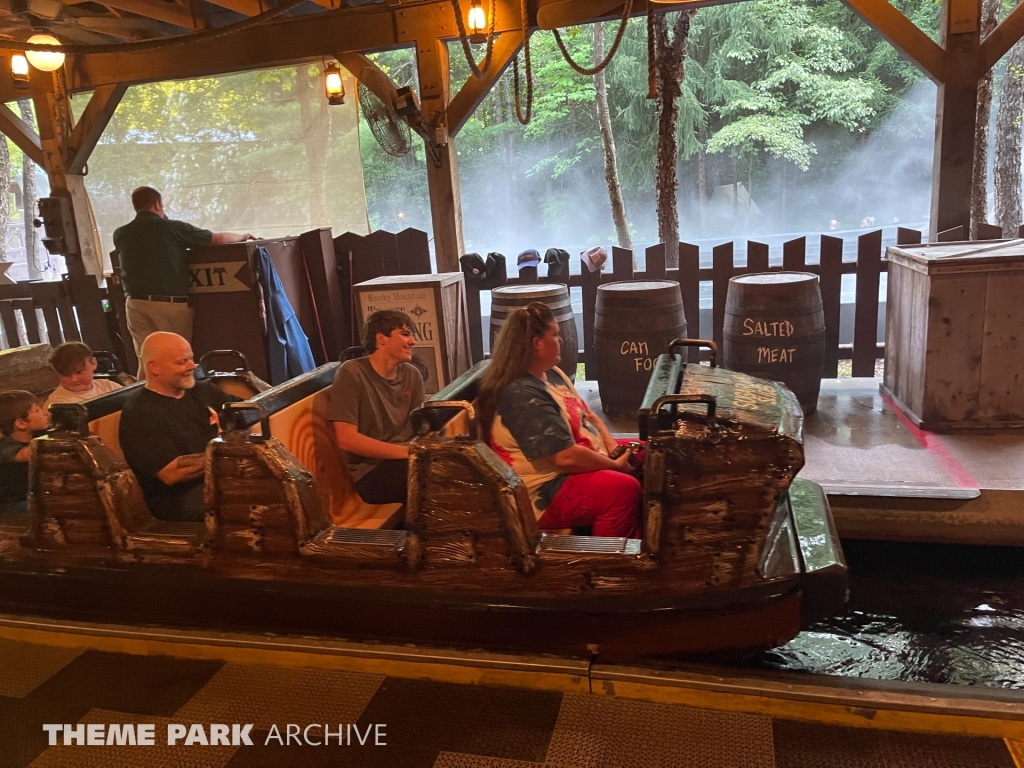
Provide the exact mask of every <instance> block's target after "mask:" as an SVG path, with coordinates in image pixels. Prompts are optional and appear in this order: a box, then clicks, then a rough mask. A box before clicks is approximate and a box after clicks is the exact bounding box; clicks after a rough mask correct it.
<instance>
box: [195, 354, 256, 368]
mask: <svg viewBox="0 0 1024 768" xmlns="http://www.w3.org/2000/svg"><path fill="white" fill-rule="evenodd" d="M211 357H234V358H238V359H239V360H241V361H242V367H241V368H235V370H234V371H221V370H219V369H216V370H211V369H210V368H209V367H208V366H207V365H206V361H207V360H209V359H210V358H211ZM199 366H200V367H201V368H202V369H203V370H204V371H206V372H207V373H211V372H215V373H234V372H235V371H245V372H246V373H248V372H249V361H248V360H247V359H246V357H245V355H243V354H242V353H241V352H239V351H238V350H237V349H211V350H210V351H209V352H206V353H204V354H203V356H202V357H200V358H199Z"/></svg>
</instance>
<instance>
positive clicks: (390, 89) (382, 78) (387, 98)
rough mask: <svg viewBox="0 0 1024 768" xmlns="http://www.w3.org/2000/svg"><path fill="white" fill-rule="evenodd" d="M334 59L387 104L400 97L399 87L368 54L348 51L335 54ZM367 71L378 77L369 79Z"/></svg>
mask: <svg viewBox="0 0 1024 768" xmlns="http://www.w3.org/2000/svg"><path fill="white" fill-rule="evenodd" d="M334 58H336V59H337V60H338V63H339V64H341V66H343V67H344V68H345V69H347V70H348V71H349V72H350V73H351V74H352V77H354V78H355V79H356V80H357V81H359V82H360V83H362V84H363V85H365V86H366V87H367V88H369V89H370V92H371V93H372V94H373V95H374V96H376V97H377V98H378V99H380V100H381V101H383V102H384V103H385V104H392V103H394V101H395V98H396V97H397V96H398V86H396V85H395V84H394V82H392V80H391V78H390V77H388V76H387V73H385V72H384V70H383V69H381V68H380V67H378V66H377V65H376V64H374V63H373V62H372V61H370V60H369V59H368V58H367V57H366V54H363V53H357V52H355V51H347V52H345V53H336V54H334ZM365 70H370V71H371V72H373V73H374V74H375V75H376V77H369V78H367V77H366V76H365V75H364V71H365Z"/></svg>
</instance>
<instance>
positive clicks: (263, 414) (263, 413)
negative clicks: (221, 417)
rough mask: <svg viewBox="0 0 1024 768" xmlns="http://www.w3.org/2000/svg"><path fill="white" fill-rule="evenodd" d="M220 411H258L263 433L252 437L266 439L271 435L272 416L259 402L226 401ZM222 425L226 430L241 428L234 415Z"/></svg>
mask: <svg viewBox="0 0 1024 768" xmlns="http://www.w3.org/2000/svg"><path fill="white" fill-rule="evenodd" d="M220 411H221V413H222V414H227V413H230V412H232V411H256V413H258V414H259V417H260V431H261V433H260V434H259V435H252V437H254V438H256V439H258V440H266V439H267V438H269V437H270V417H269V416H267V409H266V408H264V407H263V406H262V405H260V404H259V403H249V402H241V403H224V404H223V405H222V406H221V407H220ZM221 426H222V427H223V428H224V431H225V432H235V431H237V430H239V429H240V428H239V427H238V426H237V425H236V423H235V419H234V417H233V416H232V418H230V419H228V420H227V424H222V425H221Z"/></svg>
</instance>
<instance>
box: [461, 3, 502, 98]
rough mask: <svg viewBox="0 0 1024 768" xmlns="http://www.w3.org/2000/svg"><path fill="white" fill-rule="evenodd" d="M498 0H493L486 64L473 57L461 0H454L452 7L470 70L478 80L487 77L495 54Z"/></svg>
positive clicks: (485, 56)
mask: <svg viewBox="0 0 1024 768" xmlns="http://www.w3.org/2000/svg"><path fill="white" fill-rule="evenodd" d="M495 2H496V0H491V28H490V29H488V30H487V53H486V54H485V55H484V64H483V66H482V67H481V66H479V65H478V64H477V63H476V59H475V58H473V51H472V50H470V47H469V36H468V35H467V34H466V25H465V23H464V22H463V21H462V8H460V7H459V0H452V8H453V9H454V11H455V24H456V26H457V27H458V28H459V40H460V41H461V42H462V52H463V53H465V54H466V62H467V63H468V64H469V71H470V72H472V73H473V77H475V78H476V79H477V80H483V79H485V78H486V77H487V71H488V70H489V69H490V68H491V56H492V55H493V54H494V19H495V16H496V15H497V14H496V13H495V12H494V11H495V7H494V6H495Z"/></svg>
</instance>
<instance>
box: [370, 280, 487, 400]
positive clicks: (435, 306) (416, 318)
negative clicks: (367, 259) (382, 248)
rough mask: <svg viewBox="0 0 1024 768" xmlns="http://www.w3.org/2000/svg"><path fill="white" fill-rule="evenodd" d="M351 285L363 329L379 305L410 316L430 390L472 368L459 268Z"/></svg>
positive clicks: (417, 348) (464, 296) (417, 353)
mask: <svg viewBox="0 0 1024 768" xmlns="http://www.w3.org/2000/svg"><path fill="white" fill-rule="evenodd" d="M352 290H353V291H354V292H355V302H354V303H355V306H356V315H357V317H358V325H359V328H360V329H361V328H362V326H363V323H365V322H366V318H367V317H368V316H369V315H370V314H371V313H372V312H375V311H376V310H378V309H397V310H400V311H402V312H405V313H406V314H407V315H409V317H410V318H412V321H413V334H414V335H415V337H416V346H415V348H414V349H413V354H414V355H415V358H416V360H417V361H419V362H420V363H421V364H422V365H423V366H425V367H426V369H427V378H426V381H425V382H424V391H425V393H426V394H428V395H432V394H434V393H435V392H438V391H440V390H441V389H442V388H443V387H445V386H447V385H448V384H450V383H451V382H452V381H454V380H455V378H456V377H457V376H458V375H459V374H461V373H462V372H463V371H465V370H466V369H468V368H469V366H470V355H469V320H468V317H467V314H466V285H465V282H464V281H463V277H462V273H461V272H442V273H440V274H437V275H387V276H385V277H376V278H374V279H373V280H366V281H364V282H362V283H357V284H356V285H354V286H353V287H352Z"/></svg>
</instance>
